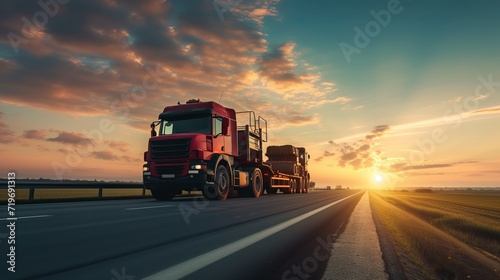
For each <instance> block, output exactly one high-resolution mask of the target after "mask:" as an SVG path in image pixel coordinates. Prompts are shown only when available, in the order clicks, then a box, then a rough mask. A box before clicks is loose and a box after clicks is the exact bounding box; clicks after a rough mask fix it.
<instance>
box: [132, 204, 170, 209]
mask: <svg viewBox="0 0 500 280" xmlns="http://www.w3.org/2000/svg"><path fill="white" fill-rule="evenodd" d="M164 207H174V206H173V205H161V206H149V207H137V208H127V209H125V210H142V209H151V208H164Z"/></svg>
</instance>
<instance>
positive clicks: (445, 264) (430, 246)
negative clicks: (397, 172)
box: [369, 191, 500, 279]
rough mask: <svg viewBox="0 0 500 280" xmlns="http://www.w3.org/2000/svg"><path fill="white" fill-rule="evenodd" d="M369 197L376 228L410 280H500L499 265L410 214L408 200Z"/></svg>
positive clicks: (389, 195)
mask: <svg viewBox="0 0 500 280" xmlns="http://www.w3.org/2000/svg"><path fill="white" fill-rule="evenodd" d="M369 194H370V202H371V205H372V211H373V212H374V215H375V216H376V217H377V218H376V221H377V223H378V224H377V226H380V227H382V228H383V230H384V231H385V232H386V233H387V235H388V236H389V238H390V239H391V241H392V243H393V247H394V250H395V251H396V254H397V256H398V258H399V260H400V263H401V266H402V269H403V270H404V272H405V274H406V276H407V278H408V279H500V277H499V269H500V263H499V262H496V261H493V260H492V259H490V258H487V257H485V256H484V255H483V254H481V253H479V252H478V251H476V250H474V249H472V248H471V247H469V246H467V245H466V244H464V243H463V242H461V241H459V240H458V239H456V238H454V237H452V236H451V235H449V234H447V233H445V232H443V231H441V230H439V229H438V228H437V227H435V226H434V225H433V224H431V223H429V222H428V221H426V220H425V219H422V217H419V216H417V215H415V214H413V213H410V212H409V211H407V209H410V208H405V207H408V205H411V203H410V202H409V201H410V200H409V197H405V196H399V194H398V193H390V192H375V191H370V192H369ZM414 203H415V202H414ZM416 205H418V204H416ZM436 205H438V204H437V203H436ZM415 208H418V207H417V206H415ZM426 214H429V213H426ZM424 216H425V215H424ZM455 218H456V217H455ZM495 269H497V271H495Z"/></svg>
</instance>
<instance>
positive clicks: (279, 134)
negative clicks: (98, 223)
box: [0, 0, 500, 187]
mask: <svg viewBox="0 0 500 280" xmlns="http://www.w3.org/2000/svg"><path fill="white" fill-rule="evenodd" d="M37 2H38V1H25V0H22V1H20V0H16V1H14V0H9V1H2V3H1V4H0V7H1V8H0V158H1V160H0V170H3V171H2V172H3V173H4V174H3V175H2V174H0V177H7V172H8V171H15V172H17V176H18V178H26V177H29V178H39V177H44V178H54V179H56V178H67V179H92V180H93V179H98V180H126V181H128V180H132V181H140V180H141V174H142V173H141V172H142V164H143V152H144V151H145V150H146V148H147V141H148V138H149V123H150V122H151V121H153V120H156V119H157V117H158V114H159V113H160V112H161V110H162V109H163V107H165V106H167V105H173V104H176V103H177V102H178V101H181V102H185V101H186V100H188V99H191V98H200V99H201V100H202V101H210V100H214V101H218V100H219V99H220V98H221V103H222V104H223V105H224V106H227V107H231V108H234V109H235V110H237V111H244V110H253V111H255V112H256V114H258V115H261V116H263V117H264V118H266V119H267V120H268V122H269V124H270V127H269V136H270V139H269V143H268V144H269V145H280V144H293V145H295V146H304V147H306V148H307V149H308V150H309V151H310V153H311V162H310V167H309V168H310V172H311V174H312V175H311V176H312V180H313V181H315V182H316V183H317V185H318V186H325V185H332V186H334V185H337V184H342V185H343V186H346V187H347V186H348V187H389V186H397V187H401V186H407V187H418V186H436V187H455V186H464V187H469V186H470V187H493V186H495V187H500V52H499V50H500V33H499V31H498V30H500V17H499V16H498V12H499V11H500V2H499V1H496V0H480V1H462V0H459V1H450V0H443V1H417V0H415V1H410V0H402V1H399V2H398V1H395V0H390V1H367V0H355V1H353V0H349V1H347V0H341V1H328V0H308V1H299V0H281V1H280V0H233V1H223V0H216V1H215V2H214V1H213V0H209V1H187V0H179V1H162V0H158V1H156V0H148V1H113V0H102V1H96V0H90V1H78V0H71V1H68V0H57V1H56V0H47V1H43V0H42V1H41V3H49V4H47V6H45V7H42V6H40V5H39V4H37ZM222 93H223V94H222ZM377 174H378V175H377ZM376 178H378V180H375V179H376Z"/></svg>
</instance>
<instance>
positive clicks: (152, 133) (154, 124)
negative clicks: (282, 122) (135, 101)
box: [150, 121, 160, 137]
mask: <svg viewBox="0 0 500 280" xmlns="http://www.w3.org/2000/svg"><path fill="white" fill-rule="evenodd" d="M159 123H160V122H159V121H156V122H152V123H151V125H150V127H151V137H154V136H156V135H157V133H156V130H155V128H156V126H157V125H158V124H159Z"/></svg>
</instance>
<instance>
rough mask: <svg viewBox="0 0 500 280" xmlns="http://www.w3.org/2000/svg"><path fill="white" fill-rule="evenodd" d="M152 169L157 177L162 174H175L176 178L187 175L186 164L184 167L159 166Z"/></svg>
mask: <svg viewBox="0 0 500 280" xmlns="http://www.w3.org/2000/svg"><path fill="white" fill-rule="evenodd" d="M153 169H154V170H155V171H156V172H155V173H156V174H157V175H158V176H161V175H163V174H175V175H176V176H179V175H180V176H184V175H186V174H187V169H188V164H184V165H160V166H154V167H153Z"/></svg>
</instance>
